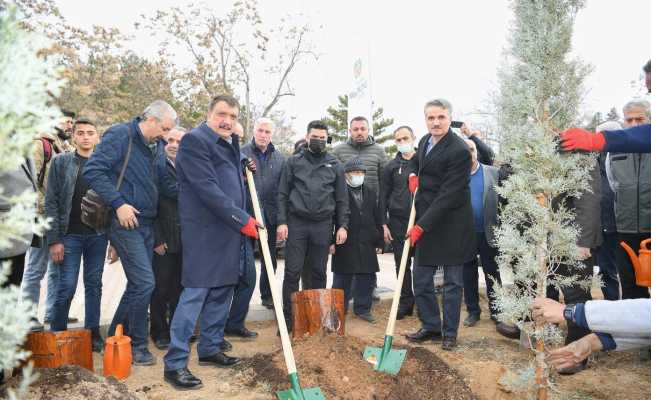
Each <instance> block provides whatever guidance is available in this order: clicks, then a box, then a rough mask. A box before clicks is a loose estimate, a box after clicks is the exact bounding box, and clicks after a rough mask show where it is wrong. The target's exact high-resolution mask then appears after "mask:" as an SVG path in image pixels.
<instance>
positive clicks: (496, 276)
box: [463, 232, 502, 316]
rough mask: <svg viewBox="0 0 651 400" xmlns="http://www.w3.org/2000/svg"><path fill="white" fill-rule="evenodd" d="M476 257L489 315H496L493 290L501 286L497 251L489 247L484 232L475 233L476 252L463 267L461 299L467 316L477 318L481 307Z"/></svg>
mask: <svg viewBox="0 0 651 400" xmlns="http://www.w3.org/2000/svg"><path fill="white" fill-rule="evenodd" d="M477 255H479V258H480V259H481V267H482V270H483V271H484V279H485V280H486V295H487V296H488V309H489V311H490V313H491V315H497V312H498V311H497V307H496V306H495V289H494V287H493V286H494V284H495V282H497V284H498V285H502V279H501V278H500V271H499V269H498V267H497V263H496V262H495V258H496V257H497V249H496V248H494V247H491V246H490V245H489V244H488V241H487V240H486V234H485V233H484V232H478V233H477V250H476V252H475V257H474V258H473V259H472V261H469V262H467V263H465V264H464V265H463V299H464V301H465V303H466V308H467V310H468V314H473V315H476V316H479V315H480V314H481V307H480V306H479V266H478V265H477Z"/></svg>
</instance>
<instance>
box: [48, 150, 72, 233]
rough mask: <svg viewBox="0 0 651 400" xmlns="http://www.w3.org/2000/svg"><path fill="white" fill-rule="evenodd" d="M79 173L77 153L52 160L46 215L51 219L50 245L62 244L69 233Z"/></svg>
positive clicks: (65, 154) (62, 155) (58, 156)
mask: <svg viewBox="0 0 651 400" xmlns="http://www.w3.org/2000/svg"><path fill="white" fill-rule="evenodd" d="M78 173H79V160H78V158H77V157H75V153H63V154H60V155H57V156H56V157H54V158H53V159H52V162H51V165H50V170H49V171H48V180H47V190H46V191H45V215H46V216H47V217H48V218H49V219H50V228H49V229H48V231H47V241H48V243H47V244H48V245H51V244H55V243H62V242H63V236H64V235H65V234H66V232H68V224H69V222H70V210H71V209H72V196H73V195H74V194H75V184H76V182H77V174H78Z"/></svg>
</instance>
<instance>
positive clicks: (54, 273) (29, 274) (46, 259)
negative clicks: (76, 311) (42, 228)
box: [20, 236, 59, 321]
mask: <svg viewBox="0 0 651 400" xmlns="http://www.w3.org/2000/svg"><path fill="white" fill-rule="evenodd" d="M27 257H28V260H27V268H25V273H24V274H23V282H22V283H21V286H20V290H21V291H22V293H23V296H25V297H26V298H27V299H29V300H31V301H32V303H34V304H35V305H36V306H37V307H38V303H39V301H40V299H41V280H42V279H43V277H44V276H45V272H46V271H47V297H46V299H45V319H46V320H48V321H52V319H53V314H54V313H53V311H54V302H55V301H56V297H57V282H58V281H59V269H58V268H52V263H51V262H50V248H49V247H48V245H47V237H45V236H43V247H30V248H29V254H28V255H27Z"/></svg>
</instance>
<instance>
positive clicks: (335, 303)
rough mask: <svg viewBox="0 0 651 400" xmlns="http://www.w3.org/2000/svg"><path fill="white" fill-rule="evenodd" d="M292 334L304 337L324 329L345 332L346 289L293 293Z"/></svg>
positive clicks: (296, 336)
mask: <svg viewBox="0 0 651 400" xmlns="http://www.w3.org/2000/svg"><path fill="white" fill-rule="evenodd" d="M292 315H293V318H294V320H293V321H292V325H293V329H292V336H293V337H294V338H302V337H304V336H312V335H314V334H315V333H317V332H319V331H321V330H323V331H325V332H337V334H338V335H339V336H343V335H344V334H345V326H344V325H345V321H346V319H345V316H344V291H343V290H341V289H311V290H302V291H300V292H296V293H294V294H292Z"/></svg>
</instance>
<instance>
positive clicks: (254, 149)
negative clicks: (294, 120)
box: [242, 118, 285, 309]
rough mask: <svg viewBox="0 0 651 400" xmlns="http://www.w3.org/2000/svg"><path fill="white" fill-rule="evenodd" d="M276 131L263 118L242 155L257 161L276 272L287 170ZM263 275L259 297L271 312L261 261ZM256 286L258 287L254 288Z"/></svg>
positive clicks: (269, 296)
mask: <svg viewBox="0 0 651 400" xmlns="http://www.w3.org/2000/svg"><path fill="white" fill-rule="evenodd" d="M274 130H275V124H274V122H273V120H271V119H269V118H260V119H258V120H257V121H256V123H255V128H254V130H253V140H251V142H250V143H248V144H246V145H245V146H244V147H242V153H244V154H245V155H246V156H247V157H249V158H252V159H253V160H254V161H255V164H256V167H257V171H256V174H255V175H254V176H253V179H254V180H255V187H256V189H257V190H258V196H259V197H260V205H261V206H262V213H263V214H264V219H265V225H266V226H267V232H268V233H269V248H270V249H271V262H272V264H273V269H274V271H275V270H276V251H275V249H276V228H277V227H278V218H277V217H278V186H279V185H280V177H281V176H282V173H283V168H284V167H285V157H284V156H283V155H282V153H280V152H279V151H278V150H276V148H275V147H274V145H273V143H272V142H271V139H272V137H273V133H274ZM262 263H263V264H262V268H261V270H260V271H261V272H260V297H261V298H262V305H263V306H265V307H267V308H269V309H271V308H273V302H272V300H271V289H270V287H269V277H268V276H267V270H266V268H265V267H264V260H263V261H262ZM254 286H255V285H254Z"/></svg>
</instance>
